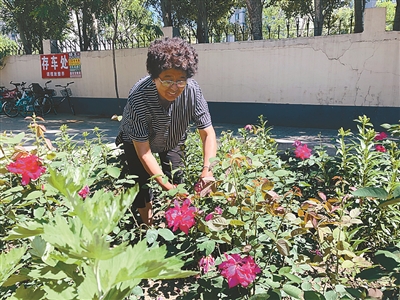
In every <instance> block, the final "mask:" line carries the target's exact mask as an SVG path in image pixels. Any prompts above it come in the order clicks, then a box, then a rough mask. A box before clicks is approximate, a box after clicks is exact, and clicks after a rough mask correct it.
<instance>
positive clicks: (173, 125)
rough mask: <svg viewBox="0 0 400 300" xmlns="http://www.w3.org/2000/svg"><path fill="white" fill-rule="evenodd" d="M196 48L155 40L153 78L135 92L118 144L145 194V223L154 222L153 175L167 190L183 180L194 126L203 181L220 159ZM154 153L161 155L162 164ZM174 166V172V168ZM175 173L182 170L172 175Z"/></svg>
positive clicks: (141, 202) (141, 196)
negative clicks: (185, 148) (150, 182)
mask: <svg viewBox="0 0 400 300" xmlns="http://www.w3.org/2000/svg"><path fill="white" fill-rule="evenodd" d="M197 63H198V55H197V53H196V51H195V49H194V48H193V47H192V46H191V45H190V44H188V43H187V42H186V41H184V40H182V39H180V38H164V39H161V40H156V41H154V42H153V43H152V44H151V45H150V47H149V50H148V53H147V62H146V67H147V71H148V73H149V76H146V77H144V78H142V79H140V80H139V81H138V82H137V83H136V84H135V85H134V86H133V87H132V89H131V90H130V92H129V96H128V101H127V104H126V106H125V108H124V112H123V117H122V120H121V126H120V133H119V134H118V137H117V140H116V143H117V145H118V144H121V143H122V144H123V149H124V152H125V159H126V161H127V164H128V168H129V173H130V174H132V175H137V176H138V178H137V179H136V181H137V182H138V183H139V186H140V191H139V193H138V195H137V196H136V198H135V201H134V203H133V207H135V208H137V209H138V211H139V214H140V216H141V218H142V221H143V222H144V223H145V224H147V225H151V224H152V218H153V214H152V213H153V212H152V200H153V199H152V198H153V196H152V193H151V190H149V189H146V188H145V187H144V185H145V184H146V183H148V180H149V178H150V177H151V176H153V175H167V176H168V178H169V181H166V180H164V179H163V178H164V176H157V177H156V178H155V180H156V182H157V183H158V184H159V185H160V186H161V187H162V189H163V190H170V189H172V188H174V184H178V183H181V182H182V178H181V177H182V171H179V167H181V166H182V155H183V151H182V148H183V147H182V146H183V144H184V142H185V140H186V135H187V130H188V127H189V125H190V123H192V122H193V123H194V124H195V125H196V127H197V129H198V130H199V133H200V137H201V141H202V144H203V168H202V172H201V174H200V177H211V176H212V172H211V170H210V168H209V165H210V158H212V157H215V156H216V150H217V141H216V136H215V131H214V128H213V126H212V122H211V116H210V112H209V110H208V105H207V102H206V101H205V99H204V97H203V94H202V92H201V89H200V87H199V85H198V83H197V82H196V81H195V80H193V79H192V77H193V76H194V74H195V73H196V72H197ZM153 153H158V154H159V157H160V161H161V166H160V165H159V164H158V162H157V160H156V158H155V157H154V155H153ZM171 166H172V169H171ZM173 170H177V171H174V172H172V171H173Z"/></svg>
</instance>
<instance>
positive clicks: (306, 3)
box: [273, 0, 349, 36]
mask: <svg viewBox="0 0 400 300" xmlns="http://www.w3.org/2000/svg"><path fill="white" fill-rule="evenodd" d="M348 2H349V1H348V0H346V1H341V0H275V1H274V2H273V3H274V5H277V4H279V5H281V7H282V9H283V10H284V11H285V14H286V16H287V17H298V16H301V17H308V18H311V20H312V21H313V23H314V36H320V35H322V29H323V26H324V24H325V21H326V20H331V17H332V14H333V13H334V11H335V9H337V8H339V7H342V6H344V5H346V4H347V3H348Z"/></svg>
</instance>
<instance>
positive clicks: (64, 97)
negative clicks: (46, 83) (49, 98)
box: [53, 81, 75, 115]
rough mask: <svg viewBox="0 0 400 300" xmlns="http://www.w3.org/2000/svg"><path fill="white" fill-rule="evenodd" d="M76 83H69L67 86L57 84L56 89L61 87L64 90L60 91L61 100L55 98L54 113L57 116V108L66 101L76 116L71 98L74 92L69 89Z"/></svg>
mask: <svg viewBox="0 0 400 300" xmlns="http://www.w3.org/2000/svg"><path fill="white" fill-rule="evenodd" d="M73 83H74V82H73V81H71V82H68V83H67V84H66V85H61V84H56V85H55V86H56V87H61V88H62V89H61V90H60V94H61V96H62V97H61V98H53V111H54V113H55V114H57V111H56V108H58V107H59V106H60V105H61V103H63V102H64V101H65V100H67V102H68V105H69V108H70V110H71V112H72V113H73V114H74V115H75V108H74V104H73V103H72V101H71V96H72V91H71V89H70V88H69V87H68V86H69V85H71V84H73Z"/></svg>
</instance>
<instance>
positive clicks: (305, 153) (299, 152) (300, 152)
mask: <svg viewBox="0 0 400 300" xmlns="http://www.w3.org/2000/svg"><path fill="white" fill-rule="evenodd" d="M294 154H295V155H296V157H297V158H301V159H303V160H304V159H306V158H310V156H311V149H309V148H308V147H307V145H299V146H298V147H296V150H294Z"/></svg>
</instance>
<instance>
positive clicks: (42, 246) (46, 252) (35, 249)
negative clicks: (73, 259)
mask: <svg viewBox="0 0 400 300" xmlns="http://www.w3.org/2000/svg"><path fill="white" fill-rule="evenodd" d="M53 249H54V248H53V247H52V246H51V245H50V244H48V243H46V241H45V240H43V239H42V238H41V237H40V236H35V238H34V239H33V240H32V249H31V250H29V253H30V254H31V255H33V256H36V257H39V258H41V259H42V261H43V262H45V263H47V264H48V265H50V266H52V267H54V266H55V265H56V264H57V261H56V260H54V259H52V258H51V257H50V253H51V251H52V250H53Z"/></svg>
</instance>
